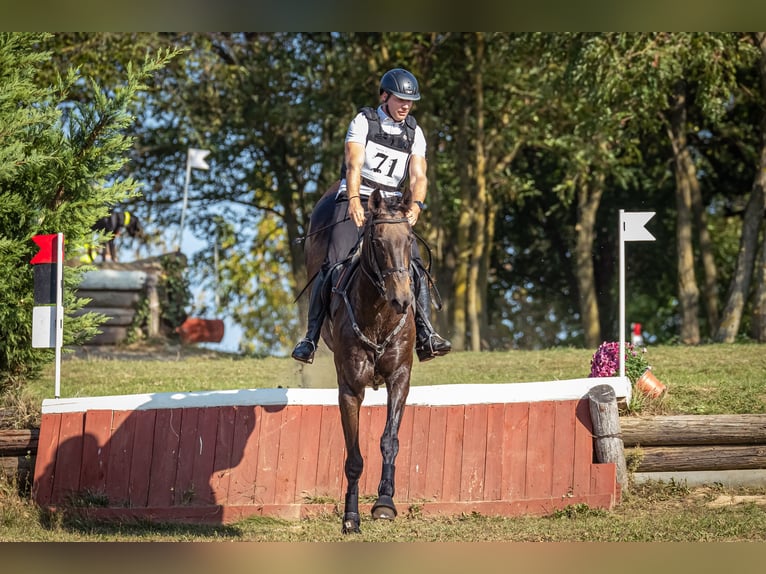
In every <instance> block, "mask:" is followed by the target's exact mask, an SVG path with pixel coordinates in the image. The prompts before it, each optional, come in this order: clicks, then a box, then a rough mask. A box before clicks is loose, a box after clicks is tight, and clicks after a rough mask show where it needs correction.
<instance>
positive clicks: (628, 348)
mask: <svg viewBox="0 0 766 574" xmlns="http://www.w3.org/2000/svg"><path fill="white" fill-rule="evenodd" d="M624 352H625V375H626V376H627V377H628V379H630V382H631V383H633V384H636V381H637V380H638V378H639V377H640V376H641V375H643V374H644V372H645V371H646V370H647V369H649V368H650V366H649V362H648V361H647V359H646V347H644V348H642V349H636V347H635V345H633V343H627V342H626V343H625V351H624ZM590 365H591V367H590V375H589V376H591V377H614V376H617V375H618V374H619V371H620V343H617V342H608V341H604V342H603V343H601V345H600V346H599V348H598V349H597V350H596V352H595V353H594V354H593V357H592V358H591V361H590Z"/></svg>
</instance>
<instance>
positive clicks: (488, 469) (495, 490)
mask: <svg viewBox="0 0 766 574" xmlns="http://www.w3.org/2000/svg"><path fill="white" fill-rule="evenodd" d="M504 423H505V407H504V405H502V404H492V405H488V406H487V441H486V442H487V447H486V457H485V458H486V462H485V465H484V492H483V494H482V500H500V499H501V497H502V468H503V425H504Z"/></svg>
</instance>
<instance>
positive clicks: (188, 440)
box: [173, 409, 201, 506]
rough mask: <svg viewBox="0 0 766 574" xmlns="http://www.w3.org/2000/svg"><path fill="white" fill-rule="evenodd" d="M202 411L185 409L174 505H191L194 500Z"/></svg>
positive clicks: (179, 445) (179, 442)
mask: <svg viewBox="0 0 766 574" xmlns="http://www.w3.org/2000/svg"><path fill="white" fill-rule="evenodd" d="M200 410H201V409H183V415H182V417H181V438H180V440H179V441H178V460H177V464H176V480H175V484H174V485H173V493H174V496H173V505H174V506H182V505H186V504H191V503H192V501H193V500H194V460H195V458H196V457H197V453H198V452H199V414H200Z"/></svg>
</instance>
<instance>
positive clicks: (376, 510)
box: [372, 495, 396, 520]
mask: <svg viewBox="0 0 766 574" xmlns="http://www.w3.org/2000/svg"><path fill="white" fill-rule="evenodd" d="M372 517H373V518H375V519H382V520H393V519H394V518H396V506H395V505H394V499H393V498H391V497H390V496H386V495H380V496H379V497H378V500H377V501H376V502H375V504H374V505H373V507H372Z"/></svg>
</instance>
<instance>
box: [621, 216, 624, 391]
mask: <svg viewBox="0 0 766 574" xmlns="http://www.w3.org/2000/svg"><path fill="white" fill-rule="evenodd" d="M624 376H625V210H624V209H621V210H620V377H624Z"/></svg>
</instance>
